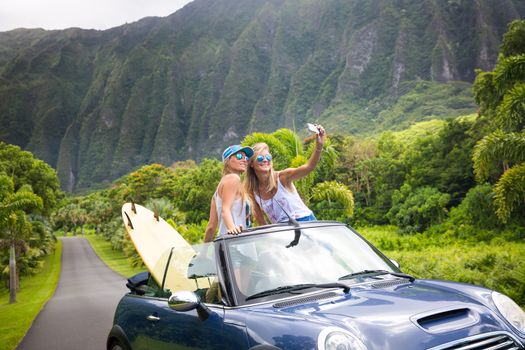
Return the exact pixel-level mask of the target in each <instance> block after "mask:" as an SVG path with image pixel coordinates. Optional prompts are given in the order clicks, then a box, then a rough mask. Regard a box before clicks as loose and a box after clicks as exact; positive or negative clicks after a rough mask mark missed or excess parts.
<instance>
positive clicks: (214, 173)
mask: <svg viewBox="0 0 525 350" xmlns="http://www.w3.org/2000/svg"><path fill="white" fill-rule="evenodd" d="M524 26H525V22H524V21H518V22H514V23H513V24H512V25H511V27H510V31H509V33H508V34H507V35H506V36H505V40H504V45H507V43H508V42H513V43H514V45H517V46H518V47H520V46H519V45H518V44H516V41H517V42H518V43H521V41H520V40H517V39H516V38H518V39H521V40H523V36H519V33H520V31H521V30H522V28H523V27H524ZM521 55H522V54H521V53H519V54H515V55H514V56H509V57H507V56H505V52H503V53H502V55H501V56H500V61H499V63H498V66H497V67H496V69H495V70H494V72H478V79H477V82H476V90H475V94H476V98H477V99H478V101H479V102H480V105H481V106H482V108H481V110H480V113H479V114H477V115H469V116H465V117H459V118H454V119H448V120H445V121H443V120H431V121H426V122H420V123H417V124H414V125H413V126H411V127H410V128H409V129H406V130H402V131H396V132H392V131H390V132H384V133H381V134H379V135H377V136H372V137H368V138H356V137H352V136H345V135H337V134H335V135H334V134H332V135H330V139H329V141H328V142H327V144H326V146H325V149H324V151H323V155H322V158H321V159H322V160H321V163H320V164H319V166H318V167H317V169H316V170H315V171H314V172H313V173H312V174H311V175H309V176H308V177H306V178H304V179H302V180H301V181H298V182H297V188H298V190H299V192H300V194H301V195H302V197H303V199H304V200H305V202H306V203H307V205H309V206H310V207H311V208H312V209H313V210H314V212H315V213H316V215H317V216H318V218H320V219H331V220H339V221H343V222H346V223H348V224H350V225H352V226H354V227H360V228H363V230H364V232H365V233H366V234H367V235H369V236H370V238H371V240H372V241H374V242H375V243H376V244H377V245H378V246H379V247H380V248H381V249H383V250H385V251H386V252H387V253H388V254H390V255H391V257H393V258H396V259H398V260H400V262H402V263H403V265H404V266H406V269H407V272H412V273H414V274H415V275H417V276H420V277H429V278H444V279H452V280H456V281H463V282H470V283H475V284H480V285H485V286H487V287H490V288H495V289H498V290H501V291H503V292H505V293H508V294H509V295H511V296H513V297H514V298H515V299H516V300H517V301H518V302H519V303H521V305H525V300H524V299H523V293H522V288H523V285H525V275H524V273H523V269H524V268H525V264H524V262H523V259H520V253H519V252H520V251H523V249H525V246H524V243H523V240H524V238H525V215H523V213H524V210H525V203H524V202H523V189H522V187H520V186H523V183H525V181H523V179H522V178H520V177H519V176H522V175H519V174H521V173H520V172H519V171H520V169H521V167H522V165H521V164H522V163H520V161H521V162H522V161H523V160H520V159H521V158H519V157H520V156H523V154H525V152H522V151H520V150H521V148H520V147H521V146H520V145H521V144H520V142H521V139H520V137H523V136H522V132H523V131H522V130H523V125H524V124H525V122H524V119H523V118H524V116H525V113H521V112H520V110H518V111H517V112H515V113H510V114H509V113H507V111H506V110H504V108H505V107H502V106H500V105H499V104H498V103H502V104H503V106H508V105H512V106H514V105H517V107H514V108H518V107H519V108H522V105H523V104H519V103H515V104H510V103H505V101H508V98H506V97H505V96H506V94H511V96H514V95H515V94H516V91H519V89H520V88H521V86H520V84H521V83H520V81H523V79H521V78H520V79H521V80H520V79H518V80H516V81H513V80H512V79H517V78H515V77H516V76H517V77H523V76H522V75H520V74H523V66H522V65H520V63H519V62H520V61H519V60H516V59H514V58H515V57H518V58H520V57H521ZM511 61H512V62H517V63H516V65H515V66H513V67H512V68H508V70H510V71H512V72H513V74H514V75H511V76H510V77H508V78H507V82H506V83H498V84H500V85H498V86H500V87H499V88H498V89H495V90H490V88H492V87H493V85H490V84H489V85H483V86H481V87H480V85H479V84H482V83H484V84H486V81H487V80H488V79H489V78H488V77H491V76H492V75H494V76H495V77H499V78H498V79H503V78H501V77H502V76H504V74H503V73H500V72H501V70H502V69H503V68H500V64H507V63H506V62H511ZM494 79H495V78H494ZM494 79H491V80H490V81H494ZM487 86H488V87H487ZM487 89H489V90H487ZM505 89H507V90H505ZM487 91H488V92H487ZM494 91H496V92H497V93H498V94H499V95H494ZM487 106H491V108H489V107H487ZM520 106H521V107H520ZM502 113H504V114H505V115H511V116H512V118H513V119H512V121H508V120H507V119H505V117H504V116H502V115H501V114H502ZM520 118H521V119H520ZM503 120H505V122H506V123H511V124H512V126H513V127H514V128H515V129H516V128H518V130H515V129H514V130H515V131H514V133H512V134H508V133H507V134H505V133H504V131H493V130H494V129H495V128H498V127H500V125H502V123H503ZM502 130H503V129H502ZM494 133H496V135H501V136H505V137H506V138H505V139H506V140H507V139H508V140H510V141H512V142H511V143H510V144H509V145H508V146H505V147H508V150H509V151H508V152H509V153H508V154H510V155H513V156H514V157H515V158H510V156H509V157H507V158H503V159H504V160H505V164H504V166H498V167H489V168H486V169H488V170H487V171H488V172H487V176H485V177H483V176H480V170H478V169H485V168H482V167H481V166H480V165H479V164H478V163H479V161H480V159H488V160H484V161H485V163H487V164H491V163H490V162H494V161H496V160H497V161H500V160H501V159H502V158H498V157H496V158H494V159H492V158H490V157H489V158H487V157H488V156H486V155H483V153H482V152H481V151H480V149H482V146H484V145H485V144H486V143H487V142H488V141H487V140H489V141H490V140H492V139H493V138H495V137H496V136H494V135H495V134H494ZM509 135H510V136H509ZM520 135H521V136H520ZM260 141H264V142H266V143H268V144H269V145H270V147H271V150H272V154H273V156H274V165H275V167H276V168H278V169H280V168H285V167H288V166H298V165H300V164H303V163H304V162H305V161H306V160H307V159H308V157H309V155H310V154H311V151H312V146H313V145H312V144H310V143H309V142H306V143H305V142H303V141H301V139H300V138H299V136H298V135H296V134H295V133H293V132H292V131H291V130H288V129H280V130H277V131H275V132H274V133H271V134H267V133H252V134H249V135H248V136H246V137H245V138H244V140H243V144H246V145H250V144H253V143H255V142H260ZM498 144H499V143H498ZM489 149H490V150H491V151H493V152H496V151H498V150H499V148H497V147H489ZM498 169H501V170H498ZM515 169H516V170H515ZM509 172H510V173H511V174H513V176H512V177H511V176H510V175H508V178H507V175H506V174H508V173H509ZM220 174H221V164H220V162H218V161H216V160H209V159H208V160H204V161H203V162H201V163H200V164H197V163H195V162H193V161H186V162H179V163H175V164H173V165H172V166H171V167H165V166H162V165H160V164H151V165H146V166H143V167H142V168H140V169H138V170H136V171H134V172H132V173H130V174H128V175H125V176H124V177H122V178H120V179H119V180H117V181H116V182H114V184H113V185H112V186H111V188H109V189H106V190H100V191H96V192H93V193H91V194H88V195H85V196H78V197H71V198H69V199H68V202H67V204H65V203H64V205H63V206H62V209H60V210H58V211H57V212H56V219H55V223H56V224H57V226H56V228H57V229H59V228H60V227H65V229H66V230H68V229H71V227H70V225H73V226H75V225H77V226H79V227H81V226H82V225H83V224H88V225H91V227H93V228H96V232H97V233H99V234H100V235H101V237H104V238H105V239H106V240H108V241H109V242H111V245H112V247H113V248H114V249H116V250H119V251H123V252H124V253H125V254H126V255H127V256H128V258H129V261H131V263H132V265H133V266H140V264H141V261H140V258H139V257H138V256H137V254H136V252H135V251H134V249H133V246H132V245H131V244H130V242H129V240H128V238H127V235H125V234H124V229H123V228H122V224H121V219H120V206H121V204H122V203H124V202H126V201H130V200H134V201H135V202H138V203H143V204H146V206H149V207H150V208H151V209H154V210H156V211H157V212H159V213H160V215H161V216H162V217H164V218H165V219H167V220H168V222H170V223H171V224H172V225H173V226H174V227H175V228H176V229H177V230H178V231H179V232H180V233H181V234H182V235H183V236H184V237H185V238H186V239H187V240H188V241H190V242H198V241H200V240H202V238H203V232H204V228H205V226H206V220H207V218H208V213H209V205H210V198H211V197H212V194H213V191H214V189H215V185H216V184H217V183H218V181H219V178H220ZM502 174H503V175H502ZM502 179H506V182H505V183H506V184H508V186H509V187H505V188H508V189H511V188H512V190H511V191H510V192H509V190H508V191H507V192H504V193H507V194H509V193H510V194H512V196H509V195H507V196H505V195H502V194H501V193H502V192H501V191H502V190H501V188H502V186H503V185H502V184H501V183H502ZM510 186H514V187H510ZM520 191H521V192H520ZM520 198H521V199H520ZM502 205H503V206H504V208H506V209H505V210H506V211H505V215H502V214H501V211H502V209H501V208H502ZM65 208H67V209H65ZM75 213H76V214H75ZM71 215H73V217H71ZM68 216H69V217H68ZM84 216H85V218H84V219H82V220H80V219H79V218H78V217H84ZM75 223H76V224H75ZM68 225H69V226H68ZM377 225H392V226H388V227H390V228H389V229H388V230H386V231H385V232H383V231H384V230H383V229H380V228H377ZM368 226H373V227H375V228H374V229H371V230H368V229H366V227H368ZM73 230H74V228H73ZM394 231H395V232H394Z"/></svg>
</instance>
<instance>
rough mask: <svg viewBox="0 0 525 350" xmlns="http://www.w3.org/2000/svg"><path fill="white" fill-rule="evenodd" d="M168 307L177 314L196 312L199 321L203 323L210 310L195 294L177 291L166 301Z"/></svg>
mask: <svg viewBox="0 0 525 350" xmlns="http://www.w3.org/2000/svg"><path fill="white" fill-rule="evenodd" d="M168 306H169V307H170V308H171V309H173V310H175V311H178V312H187V311H191V310H195V309H196V310H197V314H198V315H199V319H201V320H202V321H205V320H207V319H208V317H209V316H210V313H211V311H210V309H208V307H207V306H206V305H204V304H203V303H202V302H201V301H200V298H199V297H198V296H197V294H195V293H193V292H190V291H185V290H184V291H179V292H175V293H173V294H172V295H171V296H170V297H169V299H168Z"/></svg>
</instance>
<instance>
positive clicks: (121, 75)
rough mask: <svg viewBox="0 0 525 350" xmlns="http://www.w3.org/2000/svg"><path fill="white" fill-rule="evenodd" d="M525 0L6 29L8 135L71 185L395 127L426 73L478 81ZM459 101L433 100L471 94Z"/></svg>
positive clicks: (252, 5) (264, 8) (195, 13)
mask: <svg viewBox="0 0 525 350" xmlns="http://www.w3.org/2000/svg"><path fill="white" fill-rule="evenodd" d="M524 14H525V5H524V3H523V1H521V0H476V1H464V0H421V1H403V0H398V1H392V0H306V1H305V0H245V1H240V2H239V1H233V0H195V1H194V2H192V3H190V4H188V5H187V6H186V7H184V8H183V9H181V10H179V11H177V12H176V13H174V14H173V15H171V16H169V17H166V18H145V19H143V20H141V21H139V22H136V23H132V24H127V25H124V26H120V27H116V28H113V29H110V30H106V31H92V30H90V31H88V30H81V29H67V30H63V31H42V30H16V31H11V32H4V33H0V100H1V101H2V103H1V105H0V125H2V128H0V139H1V140H3V141H6V142H9V143H13V144H17V145H20V146H22V147H23V148H24V149H28V150H30V151H32V152H34V154H35V155H36V156H37V157H39V158H41V159H43V160H45V161H46V162H48V163H49V164H51V165H52V166H54V167H56V169H57V170H58V173H59V177H60V179H61V181H62V183H63V185H64V188H65V189H66V190H69V191H73V190H79V189H85V188H89V187H92V186H95V185H98V184H101V183H105V182H109V181H111V180H113V179H115V178H117V177H119V176H121V175H122V174H124V173H127V172H129V171H130V170H131V169H133V168H135V167H137V166H139V165H141V164H144V163H147V162H160V163H164V164H170V163H171V162H173V161H175V160H179V159H185V158H195V159H200V158H202V157H203V156H204V155H206V154H218V153H219V152H220V150H222V148H223V147H224V145H226V144H229V143H236V142H239V141H240V139H241V138H242V137H243V136H244V135H245V134H246V133H248V132H251V131H271V130H275V129H276V128H278V127H282V126H288V127H291V126H292V125H302V123H304V122H305V121H306V120H320V121H323V122H326V123H328V124H329V125H332V129H333V130H334V131H338V132H370V131H371V130H377V129H379V128H383V129H385V128H390V127H392V126H394V125H397V124H399V122H400V120H401V119H403V118H405V119H406V117H403V115H406V110H403V112H402V113H401V112H399V111H397V112H396V109H395V107H394V106H395V105H396V103H397V102H398V101H399V100H400V99H402V98H403V96H406V95H407V93H409V92H413V91H416V90H417V89H421V88H422V87H421V84H422V83H425V84H426V82H429V84H431V85H432V86H436V84H439V83H448V84H443V89H444V90H446V89H449V90H447V91H450V94H449V95H458V96H459V95H461V94H464V93H465V91H468V90H469V84H468V83H469V82H472V80H473V78H474V76H475V74H474V69H475V68H481V69H484V70H490V69H492V67H493V66H494V64H495V62H496V59H497V52H498V45H499V42H500V40H501V36H502V34H503V33H504V32H505V31H506V28H507V24H508V23H509V22H510V21H511V20H513V19H518V18H522V17H523V15H524ZM457 81H462V82H465V83H459V82H457ZM451 82H454V83H451ZM451 84H452V85H451ZM451 86H452V87H451ZM425 88H426V87H425ZM444 90H443V91H444ZM467 94H468V93H467ZM426 108H427V109H429V108H430V107H428V106H427V107H426ZM447 108H448V109H447V110H446V112H443V111H441V112H440V111H439V110H437V109H436V108H434V107H433V108H431V109H432V110H429V111H427V112H428V113H426V115H437V116H440V115H443V116H445V115H450V114H451V113H452V114H453V113H454V111H457V112H458V113H460V112H464V111H465V110H468V109H469V108H470V109H472V108H474V106H473V101H471V100H469V101H467V102H465V100H464V99H463V100H461V101H459V102H458V100H455V102H453V103H450V106H448V107H447ZM423 114H424V113H423ZM403 120H404V119H403Z"/></svg>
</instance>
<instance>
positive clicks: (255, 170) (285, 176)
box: [244, 125, 326, 225]
mask: <svg viewBox="0 0 525 350" xmlns="http://www.w3.org/2000/svg"><path fill="white" fill-rule="evenodd" d="M316 128H317V130H318V131H319V133H318V135H317V138H316V148H315V150H314V152H313V153H312V155H311V156H310V159H308V162H307V163H306V164H304V165H301V166H300V167H297V168H287V169H284V170H281V171H275V170H274V169H273V164H272V155H271V154H270V147H269V146H268V145H267V144H266V143H257V144H255V145H253V146H252V149H253V151H254V155H253V157H251V159H250V162H249V164H248V168H247V170H246V177H245V180H244V188H245V191H246V193H247V195H248V197H249V198H250V200H251V203H252V206H253V212H254V216H255V221H256V222H257V223H258V224H259V225H264V224H265V223H266V220H265V219H264V214H263V213H265V214H266V216H267V217H268V219H269V220H270V222H271V223H278V222H287V221H288V220H289V217H290V218H292V219H294V220H297V221H311V220H316V218H315V216H314V214H313V212H312V211H311V210H310V209H309V208H308V207H307V206H306V205H305V204H304V202H303V200H302V199H301V197H300V196H299V193H298V192H297V189H296V188H295V186H294V184H293V181H295V180H298V179H300V178H302V177H305V176H306V175H308V174H309V173H310V172H312V171H313V170H314V169H315V167H316V166H317V164H318V163H319V159H320V158H321V151H322V150H323V146H324V141H325V138H326V132H325V130H324V128H323V127H322V126H321V125H316Z"/></svg>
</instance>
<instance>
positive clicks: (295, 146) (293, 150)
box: [272, 128, 303, 158]
mask: <svg viewBox="0 0 525 350" xmlns="http://www.w3.org/2000/svg"><path fill="white" fill-rule="evenodd" d="M272 135H273V136H275V137H276V138H277V139H278V140H279V141H281V143H282V144H283V145H284V146H285V147H286V149H287V150H288V151H289V152H290V154H289V157H290V158H293V157H295V156H298V155H302V154H303V143H302V142H301V140H300V139H299V136H297V134H296V133H294V132H293V131H292V130H290V129H286V128H282V129H279V130H277V131H276V132H274V133H273V134H272Z"/></svg>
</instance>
